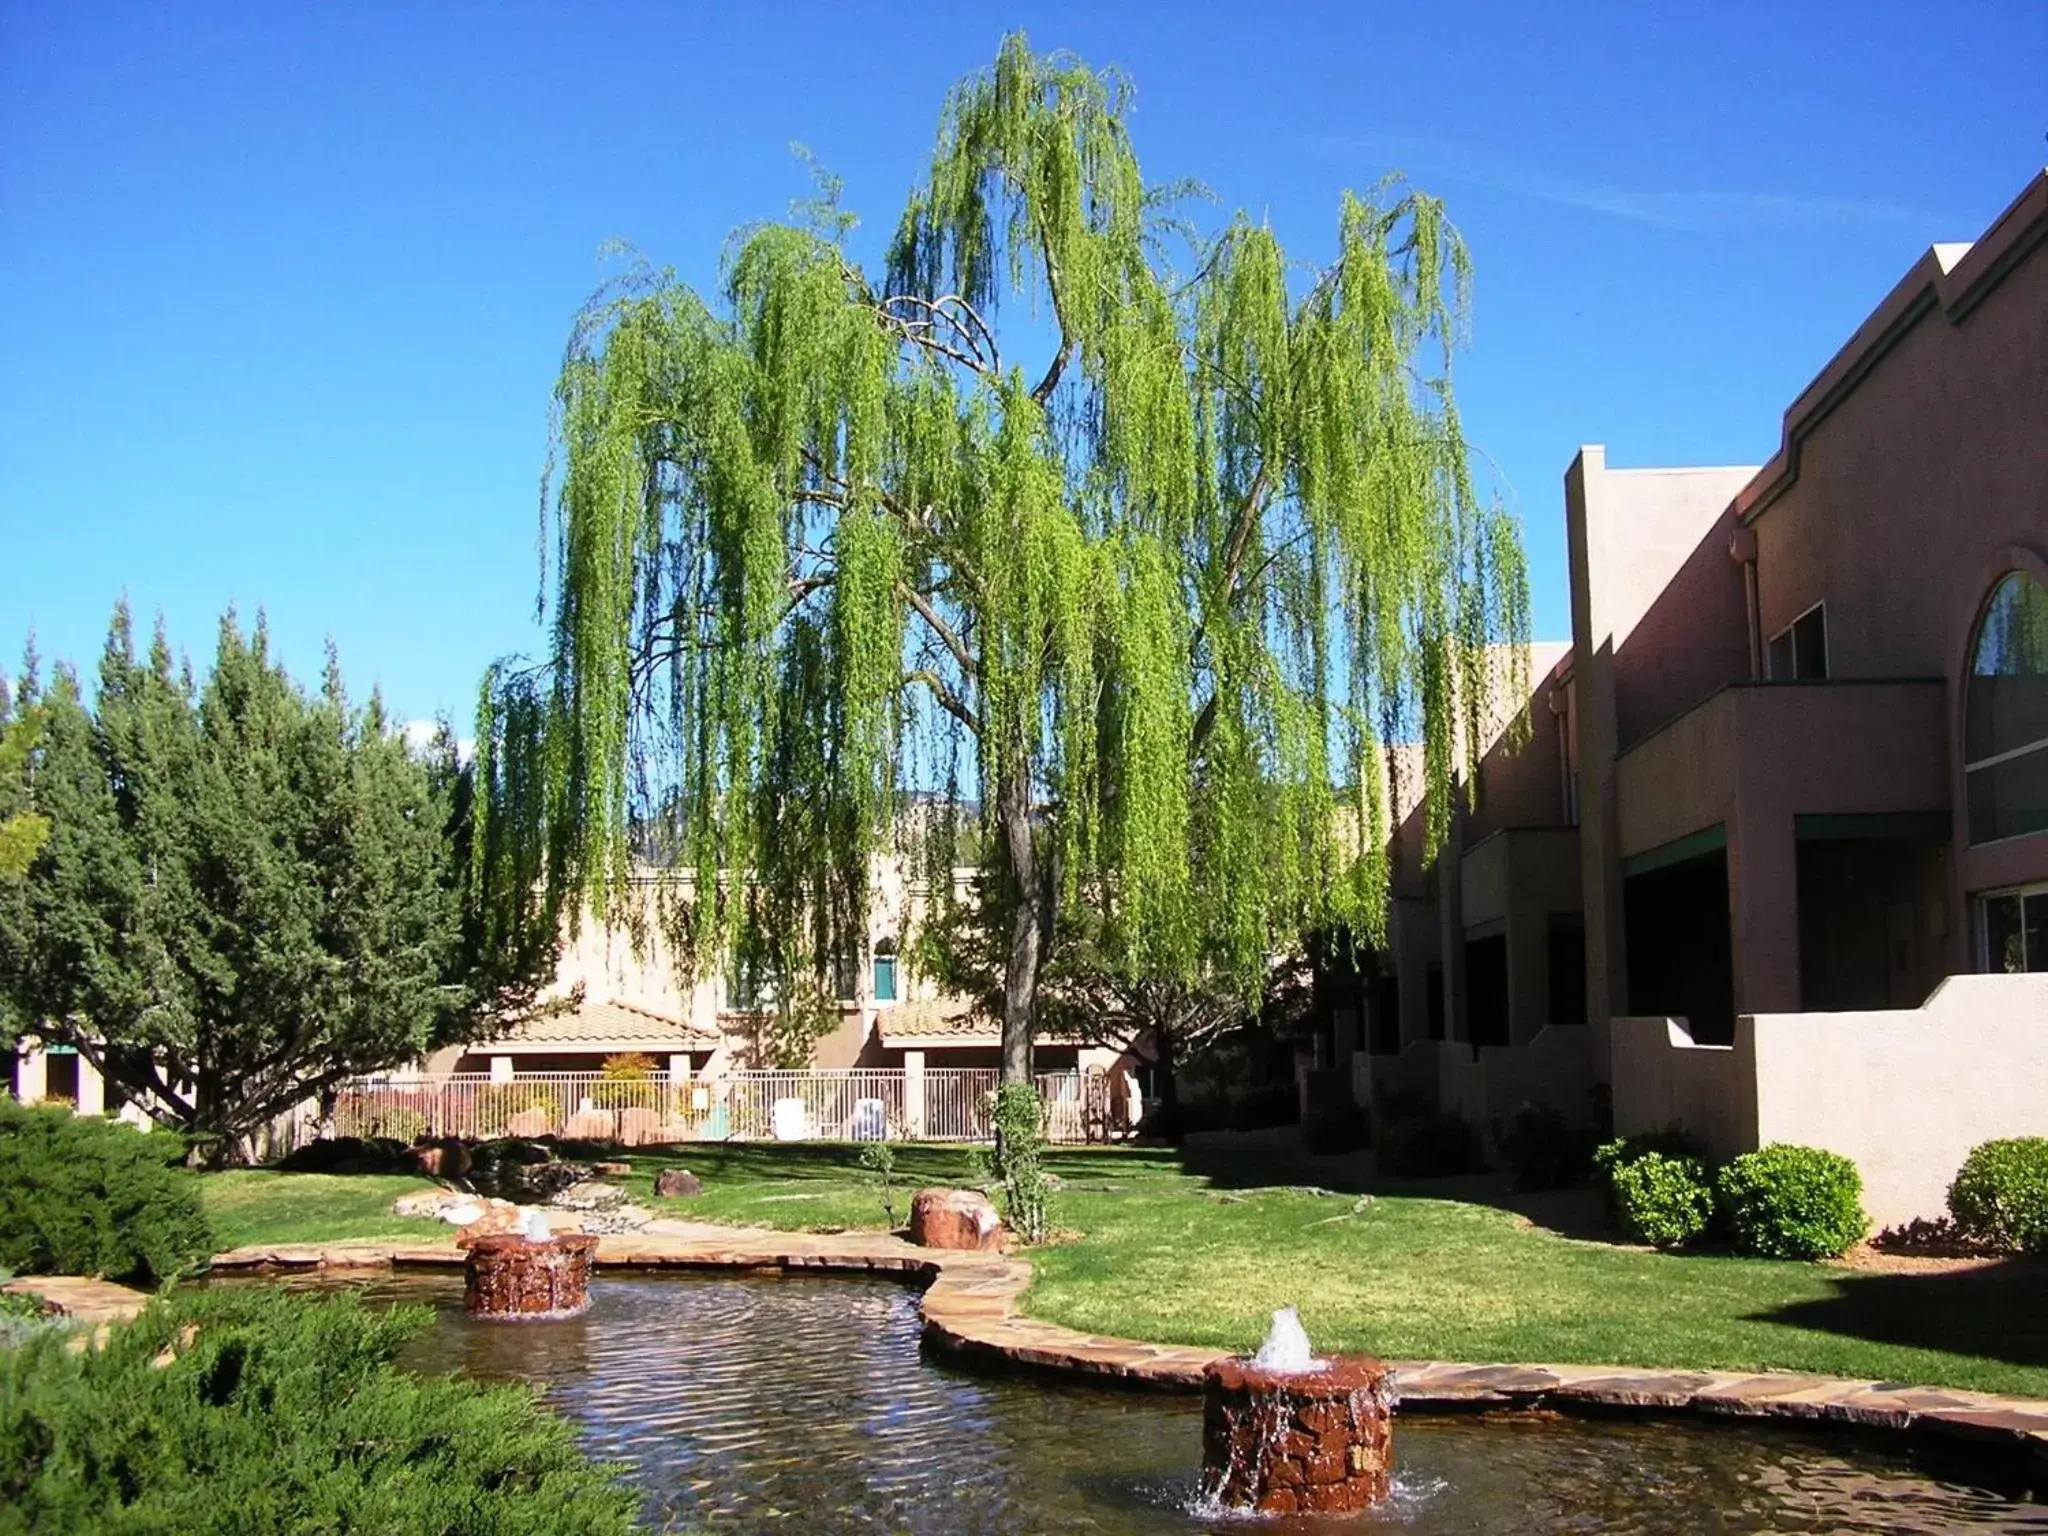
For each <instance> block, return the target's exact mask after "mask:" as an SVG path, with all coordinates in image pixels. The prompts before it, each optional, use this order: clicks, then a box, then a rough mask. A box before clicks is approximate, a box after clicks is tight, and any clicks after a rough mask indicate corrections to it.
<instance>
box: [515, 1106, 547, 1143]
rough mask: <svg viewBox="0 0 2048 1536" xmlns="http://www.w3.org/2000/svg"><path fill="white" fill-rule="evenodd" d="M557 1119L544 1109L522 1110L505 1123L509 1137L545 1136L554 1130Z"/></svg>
mask: <svg viewBox="0 0 2048 1536" xmlns="http://www.w3.org/2000/svg"><path fill="white" fill-rule="evenodd" d="M554 1124H555V1119H554V1116H552V1115H550V1114H549V1113H548V1112H547V1111H546V1110H544V1109H522V1110H520V1111H519V1113H517V1114H516V1115H513V1116H511V1117H510V1118H508V1119H507V1120H506V1121H505V1134H506V1135H508V1136H523V1137H532V1136H545V1135H547V1133H548V1132H549V1131H551V1130H553V1129H554Z"/></svg>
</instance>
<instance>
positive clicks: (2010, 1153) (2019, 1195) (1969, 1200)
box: [1948, 1136, 2048, 1253]
mask: <svg viewBox="0 0 2048 1536" xmlns="http://www.w3.org/2000/svg"><path fill="white" fill-rule="evenodd" d="M1948 1209H1949V1214H1950V1215H1951V1216H1953V1217H1955V1220H1956V1225H1957V1226H1958V1227H1959V1228H1961V1229H1962V1232H1963V1234H1964V1235H1965V1236H1966V1237H1969V1238H1972V1239H1974V1240H1976V1241H1977V1242H1980V1243H1983V1244H1985V1245H1987V1246H1989V1247H1991V1248H1994V1249H1997V1250H1998V1251H2000V1252H2004V1253H2048V1137H2040V1136H2014V1137H2008V1138H2005V1139H2003V1140H2000V1141H1987V1142H1985V1143H1984V1144H1983V1145H1982V1146H1979V1147H1974V1148H1972V1149H1971V1151H1970V1155H1969V1156H1968V1157H1967V1158H1965V1159H1964V1160H1963V1167H1962V1171H1961V1172H1959V1173H1958V1174H1957V1175H1956V1179H1955V1182H1954V1183H1953V1184H1951V1185H1949V1187H1948Z"/></svg>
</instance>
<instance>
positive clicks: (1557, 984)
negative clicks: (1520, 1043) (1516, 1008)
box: [1549, 912, 1586, 1028]
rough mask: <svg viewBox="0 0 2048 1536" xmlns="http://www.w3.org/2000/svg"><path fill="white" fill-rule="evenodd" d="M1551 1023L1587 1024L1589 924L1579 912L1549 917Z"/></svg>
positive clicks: (1556, 1024) (1555, 1026) (1555, 914)
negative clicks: (1587, 939)
mask: <svg viewBox="0 0 2048 1536" xmlns="http://www.w3.org/2000/svg"><path fill="white" fill-rule="evenodd" d="M1549 960H1550V988H1549V990H1550V1023H1551V1025H1552V1027H1554V1028H1558V1027H1563V1026H1565V1025H1570V1024H1583V1023H1585V1022H1586V922H1585V919H1584V918H1582V917H1580V916H1579V915H1578V914H1576V913H1572V914H1569V915H1567V914H1564V913H1556V912H1553V913H1552V914H1551V915H1550V955H1549Z"/></svg>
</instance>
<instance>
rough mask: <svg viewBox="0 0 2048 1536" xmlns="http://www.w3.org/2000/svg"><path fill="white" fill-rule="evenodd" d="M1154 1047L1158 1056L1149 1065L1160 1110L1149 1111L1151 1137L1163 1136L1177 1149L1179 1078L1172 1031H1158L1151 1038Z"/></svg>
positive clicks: (1178, 1141) (1179, 1140)
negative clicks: (1151, 1116)
mask: <svg viewBox="0 0 2048 1536" xmlns="http://www.w3.org/2000/svg"><path fill="white" fill-rule="evenodd" d="M1153 1045H1154V1049H1155V1050H1156V1051H1157V1053H1158V1056H1157V1059H1156V1060H1155V1061H1154V1062H1153V1064H1152V1073H1153V1081H1152V1091H1153V1093H1154V1094H1155V1095H1157V1097H1158V1100H1159V1107H1158V1108H1157V1109H1155V1110H1154V1111H1153V1112H1152V1113H1153V1124H1152V1127H1151V1130H1152V1134H1153V1135H1155V1136H1161V1137H1164V1138H1165V1139H1166V1140H1167V1141H1168V1142H1169V1143H1171V1144H1172V1145H1174V1146H1179V1145H1180V1142H1181V1129H1180V1079H1179V1077H1178V1076H1177V1075H1176V1069H1177V1068H1178V1066H1179V1062H1178V1061H1176V1060H1175V1054H1176V1053H1175V1051H1174V1048H1173V1031H1172V1030H1171V1029H1161V1030H1159V1031H1158V1032H1157V1034H1156V1036H1155V1037H1154V1041H1153Z"/></svg>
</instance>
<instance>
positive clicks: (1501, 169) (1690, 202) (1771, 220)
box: [1311, 134, 1942, 235]
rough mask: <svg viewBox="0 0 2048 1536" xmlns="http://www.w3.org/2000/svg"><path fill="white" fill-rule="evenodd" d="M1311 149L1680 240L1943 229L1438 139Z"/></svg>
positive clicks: (1318, 143) (1875, 211)
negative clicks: (1620, 182) (1394, 164)
mask: <svg viewBox="0 0 2048 1536" xmlns="http://www.w3.org/2000/svg"><path fill="white" fill-rule="evenodd" d="M1311 147H1312V148H1313V149H1314V150H1315V152H1316V153H1318V154H1320V155H1324V156H1327V157H1330V158H1333V159H1353V158H1357V157H1359V156H1362V155H1363V156H1371V157H1372V158H1373V159H1374V160H1375V161H1377V162H1380V163H1382V164H1384V163H1386V162H1387V161H1390V160H1391V161H1404V160H1405V161H1409V162H1412V163H1413V164H1414V165H1415V167H1416V168H1417V169H1418V170H1420V171H1422V172H1425V173H1426V174H1427V175H1428V176H1430V177H1432V178H1442V179H1444V180H1448V181H1460V182H1464V183H1466V184H1467V185H1469V186H1475V187H1486V188H1489V189H1490V190H1492V191H1496V192H1507V193H1510V194H1512V195H1514V196H1517V197H1526V198H1530V199H1533V200H1534V201H1537V202H1544V203H1554V204H1557V205H1559V206H1561V207H1565V208H1580V209H1584V210H1585V211H1586V212H1588V213H1600V214H1606V215H1608V216H1609V217H1611V218H1617V219H1626V220H1629V221H1630V222H1632V223H1637V224H1647V225H1650V226H1652V227H1653V228H1657V229H1669V230H1675V231H1678V232H1681V233H1685V234H1701V235H1731V234H1744V233H1750V232H1754V231H1757V230H1764V229H1783V228H1786V227H1788V226H1793V225H1812V224H1875V223H1883V224H1911V225H1915V226H1918V227H1919V228H1920V229H1922V230H1928V229H1934V228H1939V227H1941V224H1942V221H1941V219H1940V218H1939V216H1938V215H1935V214H1933V213H1930V212H1929V211H1928V210H1926V209H1922V208H1909V207H1906V206H1904V205H1903V204H1899V203H1888V202H1874V201H1868V200H1864V199H1860V198H1843V197H1826V196H1819V195H1809V194H1805V193H1782V192H1726V191H1679V192H1666V191H1644V190H1641V189H1637V188H1629V187H1616V186H1610V185H1606V184H1603V183H1599V182H1590V181H1580V180H1577V179H1576V178H1573V177H1568V176H1558V175H1553V174H1551V173H1550V172H1548V171H1543V170H1539V169H1535V168H1532V167H1528V166H1521V165H1516V164H1514V163H1512V162H1510V161H1507V160H1503V159H1499V158H1496V157H1494V156H1490V155H1485V154H1481V153H1478V152H1476V151H1473V150H1470V149H1467V148H1465V147H1463V146H1462V145H1458V144H1452V143H1449V142H1447V141H1445V140H1441V139H1427V138H1410V137H1404V136H1399V135H1380V134H1372V135H1367V136H1365V137H1360V138H1344V137H1333V138H1321V139H1316V140H1313V141H1311Z"/></svg>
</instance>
